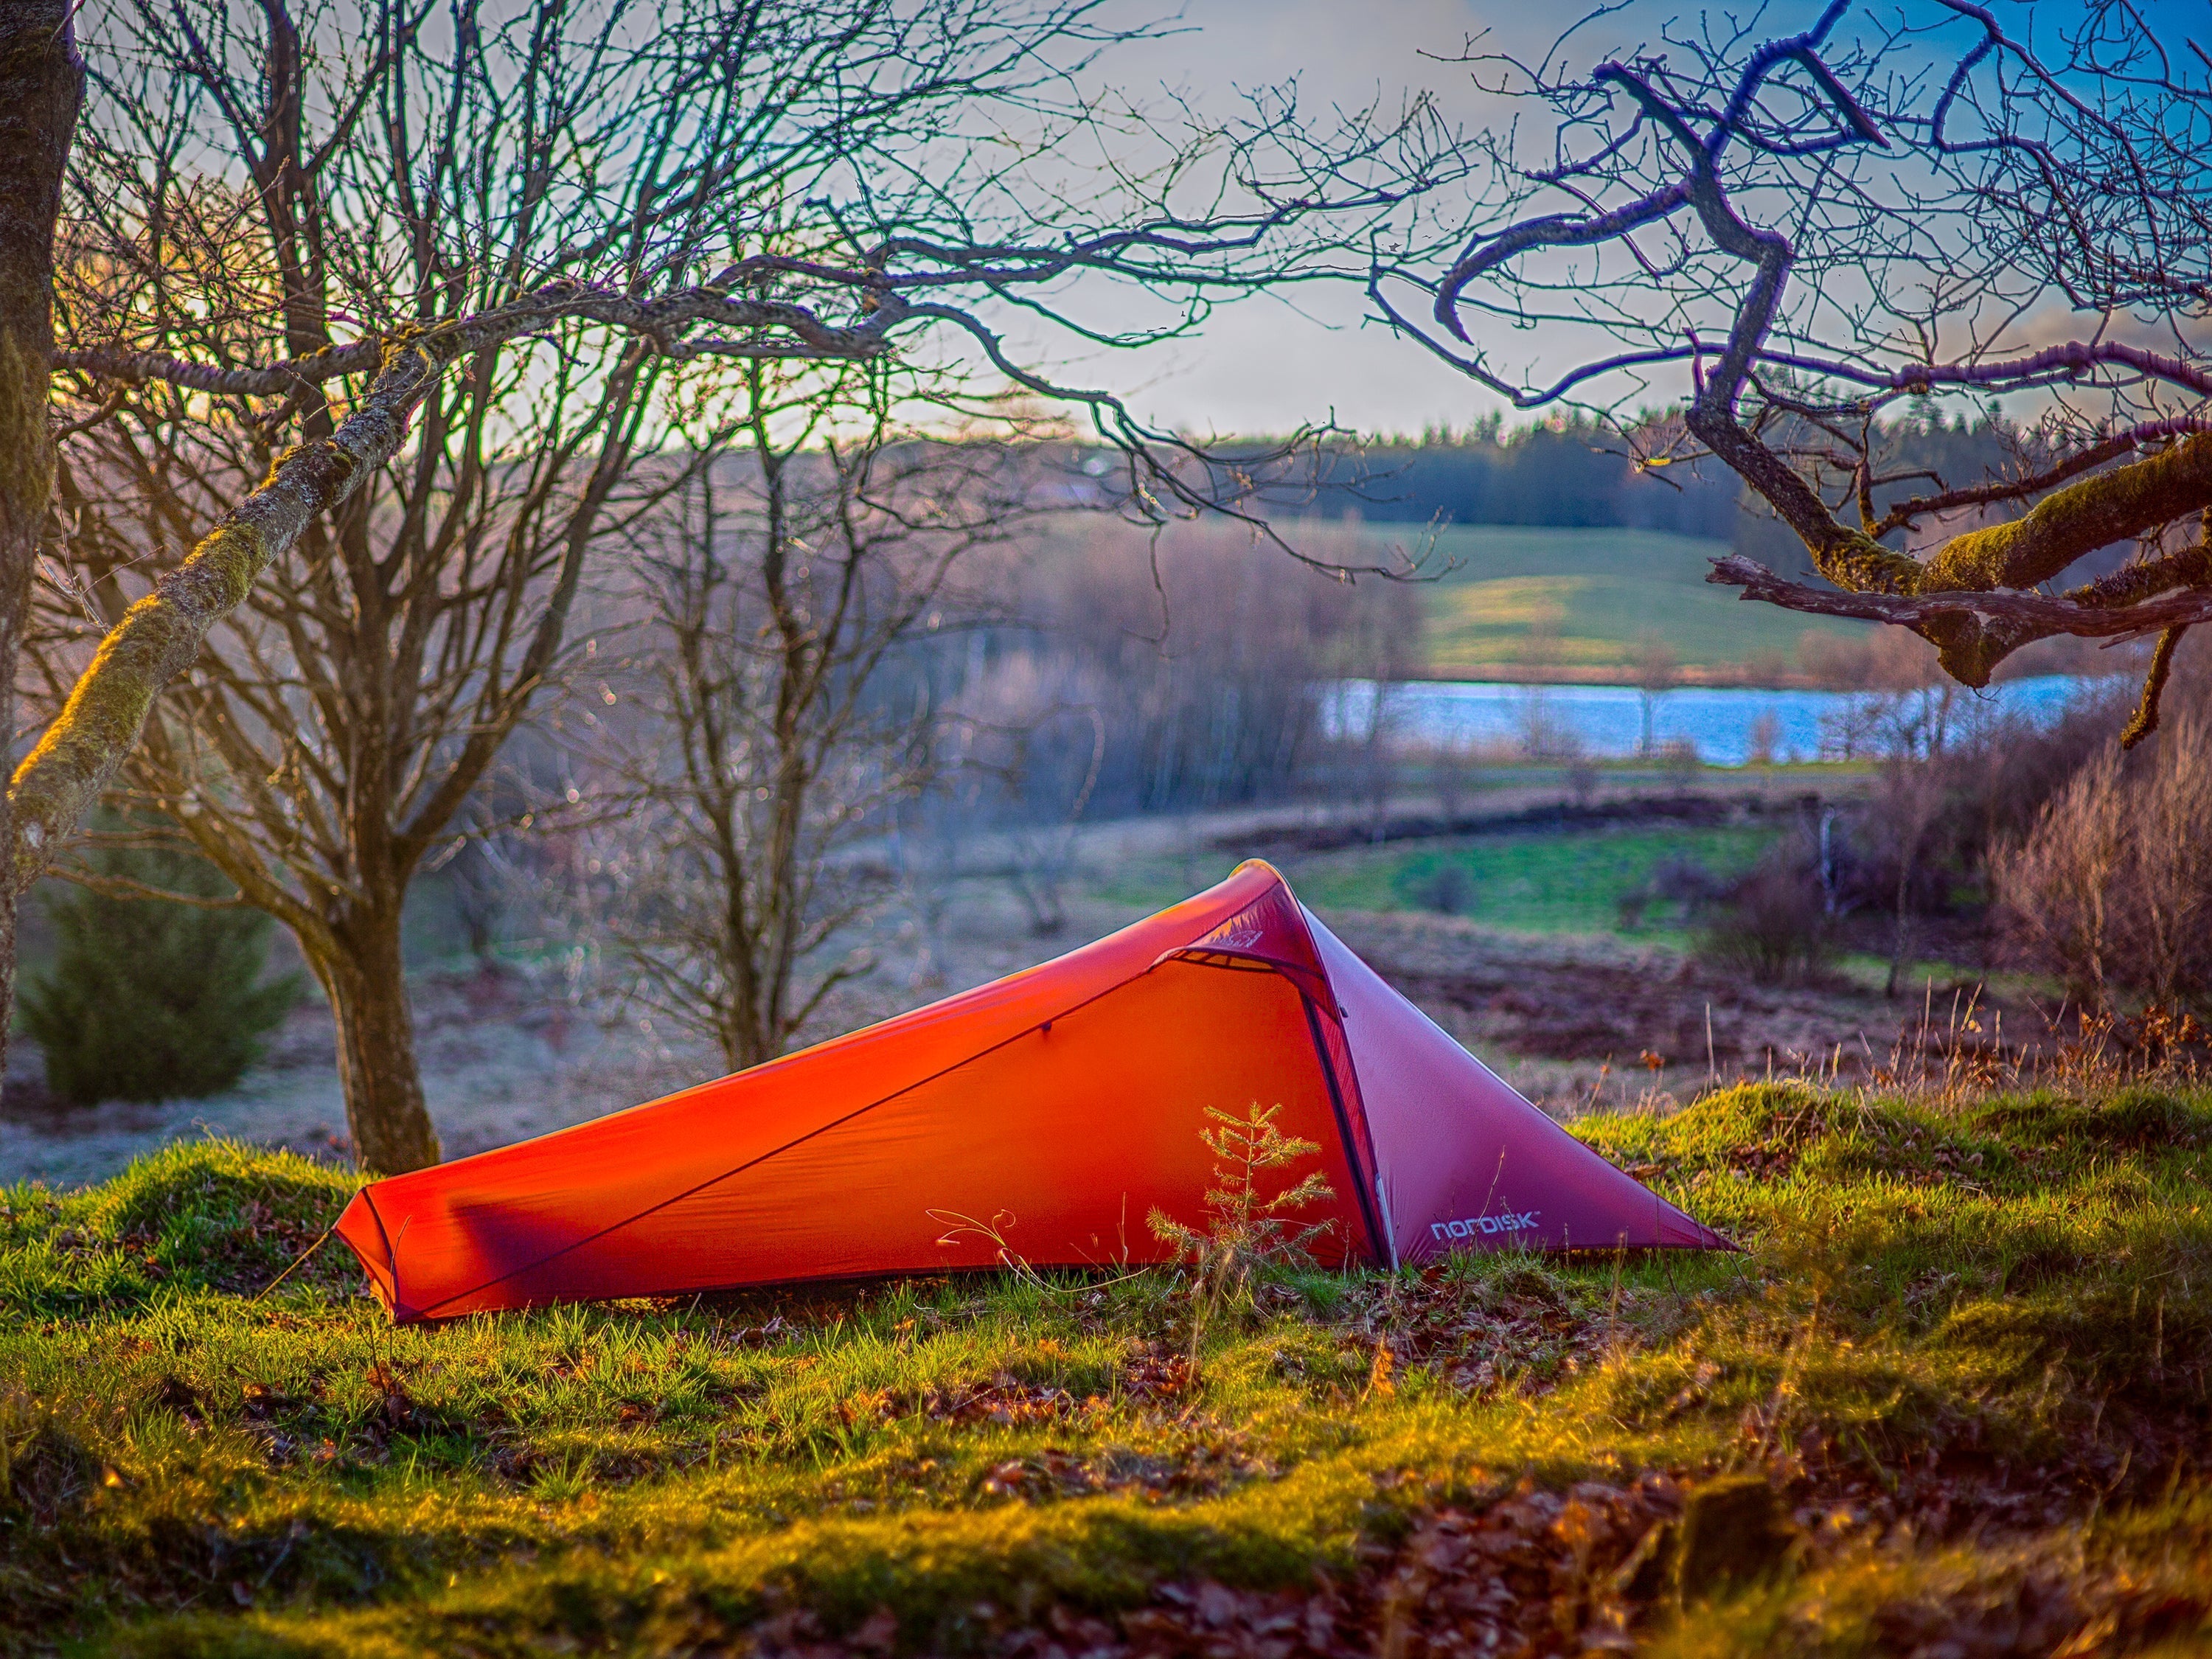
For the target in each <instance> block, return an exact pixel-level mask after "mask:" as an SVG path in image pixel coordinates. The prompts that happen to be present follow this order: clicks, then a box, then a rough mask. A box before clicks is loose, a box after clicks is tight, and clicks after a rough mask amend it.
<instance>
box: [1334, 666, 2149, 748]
mask: <svg viewBox="0 0 2212 1659" xmlns="http://www.w3.org/2000/svg"><path fill="white" fill-rule="evenodd" d="M2110 684H2111V682H2110V681H2108V680H2102V679H2081V678H2075V677H2074V676H2072V675H2068V674H2043V675H2035V676H2032V677H2029V678H2024V679H2017V680H2005V681H2002V682H2000V683H1999V684H1996V685H1993V686H1991V687H1990V689H1989V690H1986V691H1979V692H1976V691H1968V690H1965V689H1964V688H1963V687H1951V688H1948V690H1949V696H1948V702H1947V701H1946V700H1945V697H1944V693H1943V691H1942V690H1930V691H1925V692H1913V693H1909V694H1907V696H1909V697H1911V698H1912V699H1916V700H1917V703H1916V704H1915V706H1914V708H1913V710H1912V712H1914V713H1916V714H1918V715H1920V717H1921V718H1922V719H1923V720H1943V721H1945V722H1946V723H1947V725H1948V729H1949V730H1950V731H1951V732H1954V733H1963V732H1964V730H1965V729H1966V727H1967V726H1970V725H1971V724H1972V723H1973V722H1975V721H1978V720H1986V719H1989V718H1990V717H1992V716H1995V715H2001V714H2018V715H2023V716H2025V717H2027V719H2030V720H2034V721H2036V722H2037V723H2038V724H2040V725H2048V724H2050V723H2051V721H2053V720H2057V718H2058V716H2059V715H2060V714H2062V713H2063V712H2064V710H2065V708H2066V706H2067V704H2068V703H2069V702H2072V701H2073V700H2074V699H2075V697H2078V696H2084V695H2087V694H2092V693H2094V692H2096V691H2099V690H2103V689H2105V688H2106V687H2107V686H2109V685H2110ZM1375 696H1376V686H1375V683H1374V682H1372V681H1370V680H1346V681H1343V682H1340V684H1338V685H1337V686H1336V687H1335V688H1334V692H1333V693H1332V695H1331V696H1329V697H1328V700H1327V701H1326V702H1324V703H1323V705H1322V725H1323V729H1324V730H1326V731H1328V732H1329V734H1330V735H1332V736H1358V735H1361V734H1364V733H1365V732H1367V731H1368V730H1369V729H1370V720H1372V719H1373V716H1374V710H1375ZM1383 696H1384V702H1383V720H1384V729H1385V731H1386V732H1388V734H1389V736H1390V737H1391V738H1395V739H1397V740H1399V741H1411V742H1416V743H1419V744H1425V745H1427V744H1433V745H1437V746H1439V747H1444V748H1455V749H1463V750H1473V751H1491V752H1497V751H1500V750H1505V751H1516V750H1517V751H1519V752H1522V753H1540V754H1551V755H1564V754H1571V753H1579V754H1583V755H1588V756H1589V757H1592V758H1594V759H1621V758H1625V757H1631V756H1634V755H1638V754H1640V753H1642V752H1643V748H1644V701H1645V694H1644V692H1642V691H1640V690H1638V689H1637V688H1636V687H1634V686H1632V685H1515V684H1501V683H1497V682H1491V681H1454V680H1415V681H1407V682H1403V683H1401V684H1392V685H1389V686H1388V687H1386V688H1385V690H1384V692H1383ZM1895 701H1896V699H1895V698H1894V697H1893V696H1891V697H1882V696H1878V695H1876V694H1872V693H1867V692H1859V691H1760V690H1751V689H1747V688H1742V687H1733V686H1731V687H1721V686H1680V687H1677V688H1676V689H1674V690H1670V691H1662V692H1659V693H1657V694H1656V696H1654V698H1653V699H1652V708H1651V726H1652V741H1653V743H1654V744H1655V745H1656V747H1658V748H1661V749H1664V748H1666V747H1667V746H1668V745H1670V744H1682V743H1686V744H1691V745H1692V746H1693V747H1694V748H1695V749H1696V750H1697V753H1698V757H1699V759H1700V760H1702V761H1704V762H1705V763H1707V764H1709V765H1714V766H1741V765H1744V764H1745V763H1747V762H1748V761H1750V760H1751V759H1752V757H1753V751H1754V750H1755V749H1757V748H1758V747H1759V744H1761V742H1762V741H1765V742H1767V743H1770V744H1771V752H1772V756H1773V758H1774V759H1776V760H1781V761H1789V760H1816V759H1822V758H1827V759H1844V758H1850V757H1851V756H1852V755H1853V754H1857V755H1861V756H1863V755H1865V754H1866V753H1868V752H1869V749H1868V743H1869V738H1868V736H1867V733H1868V732H1869V728H1870V726H1872V724H1873V721H1874V719H1875V716H1876V715H1877V714H1879V713H1880V712H1881V710H1882V708H1884V706H1885V705H1894V703H1895Z"/></svg>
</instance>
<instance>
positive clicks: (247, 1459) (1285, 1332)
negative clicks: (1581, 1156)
mask: <svg viewBox="0 0 2212 1659" xmlns="http://www.w3.org/2000/svg"><path fill="white" fill-rule="evenodd" d="M1577 1133H1581V1134H1582V1135H1583V1136H1584V1137H1585V1138H1586V1139H1589V1141H1590V1142H1592V1143H1593V1144H1594V1145H1595V1146H1597V1147H1598V1148H1599V1149H1600V1150H1601V1151H1602V1152H1605V1153H1606V1154H1607V1156H1609V1157H1611V1158H1614V1159H1615V1160H1617V1161H1618V1162H1620V1163H1621V1164H1625V1165H1626V1166H1627V1167H1629V1168H1630V1169H1632V1170H1633V1171H1635V1172H1636V1173H1637V1174H1638V1175H1639V1176H1641V1177H1643V1178H1644V1179H1645V1180H1646V1181H1648V1182H1650V1183H1651V1184H1652V1185H1653V1186H1654V1187H1655V1188H1657V1189H1658V1190H1659V1191H1661V1192H1662V1193H1663V1194H1667V1195H1668V1197H1670V1198H1672V1199H1674V1200H1676V1201H1677V1202H1679V1203H1681V1204H1682V1205H1684V1206H1686V1207H1687V1208H1689V1209H1690V1210H1691V1211H1692V1212H1693V1213H1695V1214H1697V1215H1698V1216H1699V1217H1700V1218H1703V1219H1705V1220H1706V1221H1708V1222H1710V1223H1711V1224H1713V1225H1717V1226H1719V1227H1722V1228H1723V1229H1724V1230H1726V1231H1729V1233H1730V1234H1732V1235H1733V1236H1734V1237H1736V1238H1737V1239H1738V1240H1740V1241H1741V1243H1743V1244H1744V1245H1745V1246H1746V1248H1747V1252H1748V1253H1747V1255H1685V1256H1674V1257H1668V1258H1653V1259H1642V1260H1633V1261H1630V1260H1617V1259H1613V1258H1608V1257H1602V1256H1600V1257H1596V1258H1595V1259H1587V1260H1578V1261H1559V1260H1539V1259H1534V1258H1531V1257H1528V1256H1525V1255H1515V1254H1510V1253H1509V1254H1504V1255H1490V1256H1481V1257H1473V1258H1461V1259H1459V1260H1456V1261H1452V1262H1451V1263H1449V1265H1443V1266H1438V1267H1430V1268H1425V1269H1420V1270H1412V1269H1409V1270H1407V1271H1404V1272H1401V1273H1379V1272H1376V1273H1351V1274H1346V1275H1340V1274H1335V1273H1323V1272H1319V1271H1316V1270H1313V1269H1310V1268H1308V1269H1298V1268H1294V1267H1273V1268H1262V1270H1261V1273H1260V1275H1259V1277H1258V1278H1257V1279H1255V1281H1254V1284H1253V1287H1252V1289H1251V1291H1250V1293H1249V1295H1246V1296H1242V1297H1231V1299H1230V1300H1229V1301H1228V1302H1227V1303H1226V1304H1222V1305H1219V1306H1218V1307H1215V1308H1214V1309H1212V1311H1211V1312H1208V1313H1206V1314H1205V1315H1204V1316H1203V1317H1200V1307H1201V1304H1199V1303H1198V1302H1196V1301H1195V1300H1194V1297H1193V1294H1192V1291H1191V1288H1190V1286H1189V1285H1188V1282H1187V1281H1186V1280H1185V1279H1183V1278H1182V1276H1181V1275H1180V1274H1178V1273H1176V1272H1174V1271H1172V1270H1166V1269H1152V1270H1147V1271H1140V1272H1137V1273H1130V1274H1123V1275H1120V1276H1117V1277H1115V1278H1113V1279H1106V1280H1103V1281H1090V1280H1084V1279H1071V1278H1057V1277H1056V1278H1054V1279H1051V1280H1049V1281H1045V1280H1038V1279H1033V1278H1025V1277H1022V1276H1018V1275H1000V1276H997V1277H979V1278H969V1279H951V1280H947V1279H922V1280H913V1281H897V1282H894V1283H891V1284H888V1285H878V1286H874V1287H870V1288H866V1289H862V1290H853V1289H849V1288H848V1289H844V1290H839V1289H836V1288H834V1287H833V1288H831V1289H829V1290H825V1291H818V1292H813V1293H786V1294H782V1295H775V1294H767V1293H763V1294H758V1295H755V1296H752V1297H744V1298H729V1299H725V1300H724V1301H722V1302H720V1303H719V1304H715V1303H708V1302H698V1301H684V1302H678V1303H674V1304H621V1305H616V1306H607V1307H592V1308H574V1309H568V1310H555V1311H548V1312H542V1313H535V1314H526V1315H511V1316H496V1317H482V1318H476V1319H471V1320H468V1321H465V1322H458V1323H454V1324H451V1325H447V1326H441V1327H432V1328H421V1327H416V1328H407V1329H403V1330H392V1329H390V1328H386V1327H385V1325H384V1323H383V1322H382V1319H381V1317H380V1314H379V1312H378V1310H376V1309H375V1308H374V1305H373V1304H369V1303H368V1302H366V1301H364V1300H362V1298H361V1297H359V1296H358V1295H357V1294H356V1293H355V1286H356V1280H355V1277H354V1275H353V1274H352V1273H351V1272H350V1270H349V1267H347V1265H346V1264H345V1263H344V1261H343V1259H341V1258H338V1257H337V1256H336V1255H335V1253H333V1254H332V1255H325V1257H323V1258H321V1259H320V1260H319V1261H318V1263H317V1264H316V1265H315V1267H313V1268H311V1269H310V1270H309V1272H308V1274H307V1277H306V1279H305V1282H304V1283H301V1282H295V1284H293V1285H287V1286H286V1287H285V1288H284V1289H283V1291H279V1292H278V1293H277V1295H276V1296H275V1297H271V1298H270V1299H268V1300H266V1301H263V1302H259V1303H256V1302H253V1301H252V1300H250V1299H249V1298H248V1296H247V1294H246V1293H247V1292H250V1291H252V1290H253V1289H255V1288H256V1287H258V1285H261V1284H263V1283H264V1282H265V1281H266V1280H267V1279H268V1278H269V1277H270V1275H271V1274H272V1273H274V1272H275V1271H276V1268H277V1267H279V1266H280V1265H281V1264H282V1263H283V1261H285V1260H286V1259H287V1258H288V1257H289V1255H292V1253H293V1252H294V1251H295V1249H298V1248H299V1247H300V1246H301V1244H303V1243H306V1242H307V1241H308V1240H310V1239H312V1238H313V1237H314V1235H315V1233H316V1232H317V1231H318V1230H319V1229H320V1228H321V1227H322V1226H323V1225H324V1224H325V1222H326V1221H327V1220H328V1219H329V1218H330V1217H331V1215H332V1214H334V1213H335V1212H336V1211H337V1208H338V1207H339V1206H340V1205H341V1204H343V1202H344V1200H346V1198H347V1196H348V1194H349V1192H350V1190H351V1188H352V1185H353V1183H352V1182H351V1181H350V1180H349V1179H348V1178H346V1177H344V1176H340V1175H338V1174H337V1173H336V1172H334V1171H331V1170H327V1169H324V1168H319V1167H317V1166H315V1165H312V1164H307V1163H304V1162H302V1161H301V1160H299V1159H297V1158H290V1157H288V1156H278V1155H269V1154H259V1153H254V1152H247V1151H246V1150H244V1149H241V1148H235V1147H231V1146H223V1145H221V1144H213V1143H207V1144H201V1145H198V1146H182V1147H178V1148H174V1149H172V1150H171V1151H169V1152H164V1153H162V1154H161V1155H160V1156H159V1157H157V1158H154V1159H151V1160H149V1161H148V1162H146V1163H144V1164H140V1165H138V1166H136V1167H134V1168H133V1169H132V1170H131V1171H130V1172H128V1173H126V1174H125V1175H124V1176H120V1177H118V1179H116V1180H115V1181H112V1182H108V1183H106V1185H105V1186H102V1187H99V1188H93V1189H91V1190H89V1191H87V1192H83V1193H81V1194H70V1195H65V1196H56V1195H54V1194H48V1193H46V1192H44V1191H42V1190H40V1189H34V1188H13V1189H9V1190H8V1191H6V1192H4V1194H0V1200H4V1201H0V1650H4V1651H6V1652H9V1653H21V1654H33V1653H49V1652H56V1651H59V1650H64V1649H66V1650H69V1651H71V1652H76V1653H84V1654H94V1653H114V1654H129V1655H140V1656H155V1655H161V1656H169V1659H184V1656H215V1655H234V1656H246V1655H253V1656H261V1659H270V1656H298V1659H306V1656H329V1659H337V1656H348V1659H353V1656H387V1655H388V1656H400V1655H418V1654H424V1653H438V1654H443V1653H458V1654H468V1655H473V1656H484V1659H504V1656H513V1659H526V1656H527V1659H538V1656H543V1655H546V1654H562V1653H590V1654H597V1655H622V1656H630V1655H635V1656H646V1655H653V1656H659V1655H678V1654H684V1655H696V1654H708V1653H716V1654H719V1653H739V1652H746V1653H750V1652H762V1651H777V1652H790V1651H794V1650H799V1651H805V1652H807V1653H814V1654H823V1655H829V1654H846V1653H854V1654H876V1655H882V1654H889V1653H912V1654H932V1655H935V1654H947V1655H951V1654H963V1653H983V1654H994V1655H995V1654H1007V1655H1017V1654H1018V1655H1039V1656H1042V1655H1046V1654H1049V1653H1051V1652H1053V1651H1054V1650H1058V1651H1060V1652H1063V1653H1075V1652H1092V1653H1097V1654H1103V1655H1119V1654H1125V1653H1126V1654H1130V1655H1135V1654H1176V1655H1183V1654H1188V1655H1192V1656H1196V1655H1201V1654H1213V1653H1222V1654H1242V1653H1252V1654H1267V1655H1269V1656H1274V1659H1297V1656H1305V1655H1313V1656H1350V1655H1365V1654H1374V1653H1386V1654H1402V1655H1407V1656H1413V1655H1419V1654H1425V1653H1458V1652H1468V1653H1485V1652H1487V1653H1495V1654H1501V1655H1519V1654H1555V1653H1589V1652H1595V1651H1620V1650H1626V1649H1630V1648H1633V1649H1635V1650H1639V1651H1647V1652H1651V1653H1656V1654H1662V1655H1669V1656H1681V1659H1692V1656H1699V1659H1704V1656H1710V1659H1721V1656H1743V1659H1783V1656H1807V1659H1811V1656H1822V1659H1844V1656H1861V1655H1869V1656H1870V1655H1874V1654H1878V1653H1904V1652H1917V1653H1920V1654H1923V1655H1936V1654H1942V1655H1954V1654H1963V1655H1969V1656H1976V1659H1979V1656H1994V1655H1997V1654H2023V1655H2024V1654H2051V1653H2057V1652H2065V1653H2069V1654H2083V1655H2086V1654H2089V1653H2107V1652H2114V1653H2118V1652H2127V1653H2152V1652H2154V1653H2159V1654H2165V1655H2172V1656H2178V1655H2180V1654H2182V1653H2185V1652H2188V1653H2194V1652H2202V1651H2203V1643H2204V1642H2205V1641H2206V1640H2207V1639H2208V1638H2212V1486H2208V1485H2207V1474H2206V1471H2207V1469H2208V1468H2212V1459H2209V1458H2208V1454H2212V1409H2208V1407H2207V1404H2206V1399H2207V1382H2208V1376H2212V1217H2208V1216H2207V1214H2206V1210H2205V1205H2204V1201H2203V1194H2204V1190H2205V1186H2206V1183H2207V1182H2208V1181H2212V1152H2209V1151H2208V1146H2212V1097H2207V1096H2206V1095H2205V1094H2203V1093H2201V1092H2176V1091H2172V1090H2162V1089H2160V1088H2155V1087H2149V1086H2144V1085H2136V1086H2133V1087H2130V1088H2125V1089H2111V1088H2107V1089H2105V1090H2102V1091H2099V1092H2095V1093H2093V1094H2092V1095H2090V1096H2088V1097H2085V1098H2080V1099H2074V1098H2063V1097H2055V1096H2047V1095H2046V1096H2038V1097H2029V1098H2021V1097H1998V1098H1975V1099H1951V1100H1943V1101H1937V1100H1919V1101H1912V1100H1899V1099H1891V1098H1884V1097H1878V1096H1869V1095H1863V1094H1857V1093H1823V1092H1819V1091H1810V1090H1806V1089H1802V1088H1796V1087H1789V1086H1778V1087H1777V1086H1769V1087H1747V1088H1741V1089H1736V1090H1732V1091H1726V1092H1723V1093H1719V1094H1716V1095H1712V1096H1710V1097H1706V1098H1705V1099H1703V1100H1701V1101H1699V1102H1698V1103H1695V1104H1693V1105H1692V1106H1690V1107H1688V1108H1687V1109H1685V1110H1683V1111H1681V1112H1680V1113H1679V1114H1676V1115H1673V1116H1670V1117H1666V1118H1658V1117H1651V1116H1644V1115H1635V1116H1628V1117H1622V1118H1600V1119H1595V1120H1589V1121H1584V1122H1583V1123H1582V1124H1580V1125H1578V1126H1577ZM1282 1173H1283V1178H1284V1179H1285V1181H1286V1182H1287V1181H1288V1180H1289V1179H1291V1177H1292V1176H1294V1175H1295V1171H1294V1170H1285V1171H1284V1172H1282ZM1194 1322H1195V1326H1196V1328H1194ZM1455 1644H1457V1645H1455Z"/></svg>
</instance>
